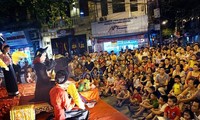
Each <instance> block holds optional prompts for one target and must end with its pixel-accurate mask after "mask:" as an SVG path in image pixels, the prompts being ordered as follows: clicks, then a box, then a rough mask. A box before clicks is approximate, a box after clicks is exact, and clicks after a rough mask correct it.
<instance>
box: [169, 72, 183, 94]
mask: <svg viewBox="0 0 200 120" xmlns="http://www.w3.org/2000/svg"><path fill="white" fill-rule="evenodd" d="M174 81H175V83H174V85H173V87H172V90H171V91H170V92H169V94H168V96H178V95H179V94H181V92H182V90H183V85H182V84H181V77H180V76H179V75H176V76H175V77H174Z"/></svg>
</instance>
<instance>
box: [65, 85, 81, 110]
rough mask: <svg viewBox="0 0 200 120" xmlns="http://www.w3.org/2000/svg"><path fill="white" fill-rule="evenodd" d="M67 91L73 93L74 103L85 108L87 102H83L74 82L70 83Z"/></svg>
mask: <svg viewBox="0 0 200 120" xmlns="http://www.w3.org/2000/svg"><path fill="white" fill-rule="evenodd" d="M67 93H68V94H70V95H71V97H72V98H73V101H74V103H75V104H76V105H77V106H78V107H79V108H81V109H83V108H85V104H84V103H83V101H82V99H81V97H80V96H79V93H78V91H77V89H76V86H75V84H74V83H71V84H69V86H68V88H67Z"/></svg>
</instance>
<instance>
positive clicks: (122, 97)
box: [116, 86, 130, 107]
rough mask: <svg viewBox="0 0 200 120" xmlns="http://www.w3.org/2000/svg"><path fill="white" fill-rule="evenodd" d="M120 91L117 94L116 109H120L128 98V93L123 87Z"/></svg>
mask: <svg viewBox="0 0 200 120" xmlns="http://www.w3.org/2000/svg"><path fill="white" fill-rule="evenodd" d="M121 89H122V90H121V91H120V92H119V94H117V105H116V106H117V107H121V106H122V105H123V104H124V102H125V101H126V100H128V99H129V97H130V92H129V91H128V90H127V88H126V87H125V86H123V87H122V88H121Z"/></svg>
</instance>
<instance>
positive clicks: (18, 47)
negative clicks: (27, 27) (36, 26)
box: [2, 31, 40, 66]
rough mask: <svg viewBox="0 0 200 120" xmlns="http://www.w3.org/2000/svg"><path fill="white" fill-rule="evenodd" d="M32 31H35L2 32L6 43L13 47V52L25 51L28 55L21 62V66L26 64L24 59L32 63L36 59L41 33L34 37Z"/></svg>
mask: <svg viewBox="0 0 200 120" xmlns="http://www.w3.org/2000/svg"><path fill="white" fill-rule="evenodd" d="M32 33H33V31H14V32H4V33H3V34H2V35H3V38H4V39H5V42H6V44H8V45H9V46H10V48H11V51H10V52H11V54H12V53H13V52H15V51H23V52H24V53H26V54H27V56H28V57H27V58H26V59H23V60H22V61H21V62H20V65H21V66H23V65H24V61H28V63H29V64H31V63H32V61H33V59H34V53H35V50H36V49H38V48H39V47H40V42H39V35H37V36H35V38H33V36H31V34H32ZM34 40H35V41H34Z"/></svg>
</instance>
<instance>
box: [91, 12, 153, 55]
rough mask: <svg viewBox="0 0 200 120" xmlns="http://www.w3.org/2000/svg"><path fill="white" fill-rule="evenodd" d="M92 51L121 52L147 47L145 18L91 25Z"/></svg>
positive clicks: (146, 20) (146, 23) (146, 19)
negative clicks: (93, 43) (93, 40)
mask: <svg viewBox="0 0 200 120" xmlns="http://www.w3.org/2000/svg"><path fill="white" fill-rule="evenodd" d="M92 36H93V38H94V39H95V40H96V43H95V45H94V51H108V52H110V51H112V50H113V51H115V52H116V53H117V52H119V51H123V50H125V49H137V48H140V47H145V46H148V43H149V41H148V18H147V16H146V15H145V16H139V17H131V18H125V19H118V20H109V21H102V22H95V23H92Z"/></svg>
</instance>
